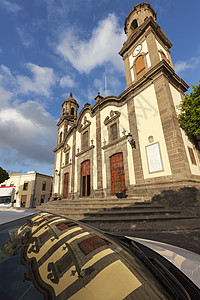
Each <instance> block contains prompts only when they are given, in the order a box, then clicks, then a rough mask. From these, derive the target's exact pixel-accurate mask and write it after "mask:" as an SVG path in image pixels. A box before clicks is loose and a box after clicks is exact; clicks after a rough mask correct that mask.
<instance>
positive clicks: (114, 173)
mask: <svg viewBox="0 0 200 300" xmlns="http://www.w3.org/2000/svg"><path fill="white" fill-rule="evenodd" d="M110 171H111V188H112V194H113V195H114V194H116V193H117V192H118V191H117V190H116V186H117V185H118V184H119V183H122V184H123V186H124V187H125V186H126V185H125V175H124V162H123V153H116V154H114V155H112V156H111V157H110Z"/></svg>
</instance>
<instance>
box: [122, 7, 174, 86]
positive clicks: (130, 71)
mask: <svg viewBox="0 0 200 300" xmlns="http://www.w3.org/2000/svg"><path fill="white" fill-rule="evenodd" d="M124 31H125V33H126V35H127V41H126V42H125V43H124V45H123V47H122V49H121V51H120V52H119V54H120V55H121V56H122V57H123V60H124V65H125V73H126V81H127V86H126V88H128V87H129V86H130V85H131V84H132V83H136V82H137V81H138V80H139V79H141V77H142V76H148V71H149V70H150V69H152V68H155V66H156V65H157V64H159V63H160V62H161V61H162V60H164V61H165V62H166V63H167V64H168V65H169V66H170V67H171V68H173V64H172V60H171V55H170V48H171V46H172V43H171V42H170V41H169V40H168V38H167V37H166V35H165V34H164V32H163V30H162V29H161V28H160V26H159V25H158V24H157V23H156V12H155V11H154V9H153V8H152V7H151V5H150V4H149V3H147V2H143V3H139V4H137V5H135V6H134V7H133V9H132V10H131V12H130V13H129V15H128V17H127V18H126V19H125V23H124Z"/></svg>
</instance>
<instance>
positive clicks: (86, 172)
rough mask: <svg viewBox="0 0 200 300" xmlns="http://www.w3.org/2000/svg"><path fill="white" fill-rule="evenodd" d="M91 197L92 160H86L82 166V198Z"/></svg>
mask: <svg viewBox="0 0 200 300" xmlns="http://www.w3.org/2000/svg"><path fill="white" fill-rule="evenodd" d="M89 195H90V160H85V161H84V162H82V164H81V196H82V197H86V196H89Z"/></svg>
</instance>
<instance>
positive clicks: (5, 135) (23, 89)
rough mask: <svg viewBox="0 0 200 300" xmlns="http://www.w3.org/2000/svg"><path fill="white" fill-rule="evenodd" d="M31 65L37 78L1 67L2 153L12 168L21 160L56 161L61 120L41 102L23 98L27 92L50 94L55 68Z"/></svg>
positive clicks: (0, 154)
mask: <svg viewBox="0 0 200 300" xmlns="http://www.w3.org/2000/svg"><path fill="white" fill-rule="evenodd" d="M27 67H28V68H29V70H30V71H31V72H32V74H33V78H29V77H27V76H13V75H12V73H11V71H10V70H9V68H7V67H6V66H3V65H1V66H0V156H1V163H5V164H6V165H7V166H8V168H9V169H11V170H14V167H15V165H16V164H17V163H18V167H19V166H20V161H21V165H24V166H26V165H29V166H32V165H33V166H35V165H38V167H41V166H42V165H44V166H45V165H48V164H53V160H54V155H53V152H52V150H53V148H54V147H55V143H56V137H57V128H56V122H57V121H56V120H55V119H54V118H53V117H52V116H51V115H50V114H49V113H48V112H47V110H46V109H45V107H44V106H43V105H42V104H40V103H39V102H37V101H33V100H24V98H22V94H27V93H30V94H33V93H34V94H37V95H39V94H40V95H48V94H49V91H50V88H51V85H52V84H54V82H53V79H54V75H53V70H52V69H49V68H41V67H39V66H36V65H33V64H30V63H29V64H27ZM37 89H38V90H37ZM29 97H30V96H29ZM8 158H9V159H8ZM32 168H33V167H31V169H32Z"/></svg>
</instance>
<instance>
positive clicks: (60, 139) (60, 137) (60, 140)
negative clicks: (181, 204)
mask: <svg viewBox="0 0 200 300" xmlns="http://www.w3.org/2000/svg"><path fill="white" fill-rule="evenodd" d="M59 142H60V143H61V142H62V132H61V133H60V136H59Z"/></svg>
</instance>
